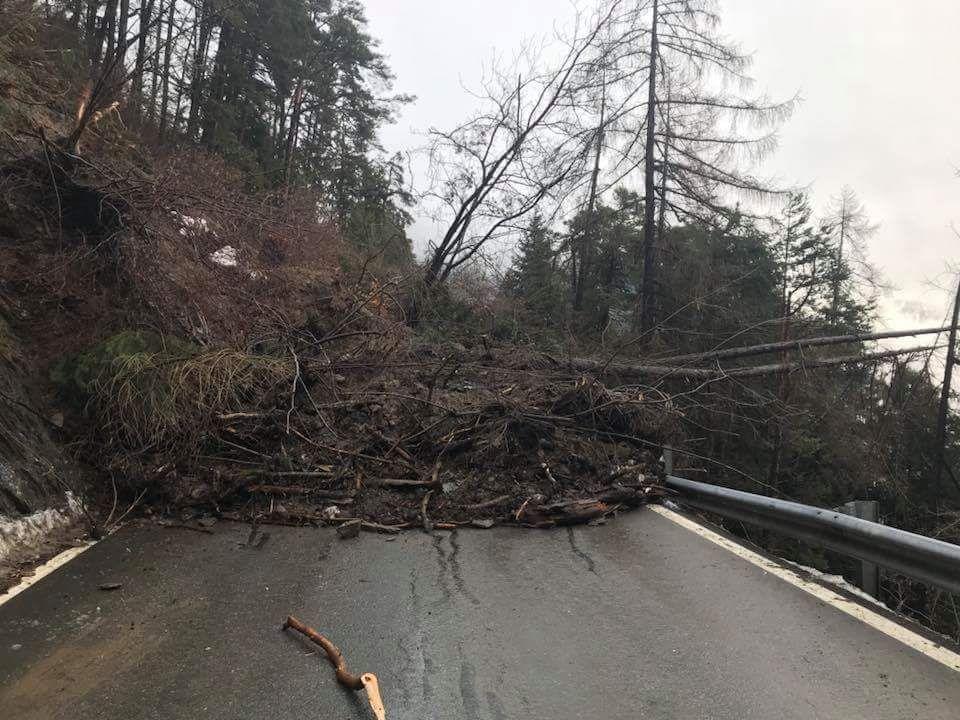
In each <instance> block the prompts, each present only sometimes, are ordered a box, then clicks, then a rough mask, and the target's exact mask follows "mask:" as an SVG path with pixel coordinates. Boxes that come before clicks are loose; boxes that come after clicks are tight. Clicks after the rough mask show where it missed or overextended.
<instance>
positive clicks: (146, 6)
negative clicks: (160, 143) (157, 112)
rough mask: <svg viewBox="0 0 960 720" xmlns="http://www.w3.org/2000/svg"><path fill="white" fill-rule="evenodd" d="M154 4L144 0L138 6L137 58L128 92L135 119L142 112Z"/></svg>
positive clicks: (153, 0) (151, 0) (149, 0)
mask: <svg viewBox="0 0 960 720" xmlns="http://www.w3.org/2000/svg"><path fill="white" fill-rule="evenodd" d="M154 2H155V0H146V2H144V3H143V4H142V5H141V6H140V18H139V20H138V22H139V27H138V32H139V37H138V38H137V56H136V60H135V61H134V65H133V87H132V88H131V91H130V94H131V96H132V98H133V102H134V113H135V115H136V117H140V115H141V114H142V112H143V70H144V67H145V65H146V62H147V38H148V37H149V35H150V19H151V18H152V17H153V5H154Z"/></svg>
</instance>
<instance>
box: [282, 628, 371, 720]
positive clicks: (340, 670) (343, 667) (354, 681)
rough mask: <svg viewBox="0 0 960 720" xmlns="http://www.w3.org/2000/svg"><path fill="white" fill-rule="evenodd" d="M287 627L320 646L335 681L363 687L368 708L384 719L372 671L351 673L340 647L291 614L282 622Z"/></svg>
mask: <svg viewBox="0 0 960 720" xmlns="http://www.w3.org/2000/svg"><path fill="white" fill-rule="evenodd" d="M287 628H292V629H294V630H296V631H297V632H299V633H302V634H303V635H304V636H305V637H307V638H308V639H309V640H310V641H311V642H314V643H316V644H317V645H319V646H320V647H322V648H323V651H324V652H325V653H326V654H327V659H328V660H329V661H330V664H331V665H333V667H334V670H335V671H336V676H337V682H338V683H340V684H341V685H343V686H344V687H346V688H349V689H350V690H364V689H365V690H366V691H367V700H368V701H369V702H370V709H371V710H373V714H374V716H375V717H376V718H377V720H386V717H387V713H386V710H385V709H384V707H383V700H382V699H381V697H380V685H379V683H378V682H377V676H376V675H374V674H373V673H363V674H362V675H354V674H353V673H351V672H350V671H349V670H347V663H346V661H345V660H344V659H343V653H341V652H340V648H338V647H337V646H336V645H334V644H333V643H332V642H330V640H328V639H327V638H326V637H324V636H323V635H321V634H320V633H318V632H317V631H316V630H314V629H313V628H312V627H310V626H309V625H305V624H304V623H302V622H300V621H299V620H298V619H297V618H295V617H294V616H293V615H289V616H287V619H286V620H285V621H284V623H283V630H286V629H287Z"/></svg>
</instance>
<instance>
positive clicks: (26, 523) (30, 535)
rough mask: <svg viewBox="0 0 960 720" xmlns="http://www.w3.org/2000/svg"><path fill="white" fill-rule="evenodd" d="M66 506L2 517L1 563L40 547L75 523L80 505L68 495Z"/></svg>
mask: <svg viewBox="0 0 960 720" xmlns="http://www.w3.org/2000/svg"><path fill="white" fill-rule="evenodd" d="M65 500H66V506H65V507H63V508H60V509H58V508H47V509H46V510H39V511H38V512H35V513H33V514H31V515H25V516H24V517H19V518H10V517H6V516H4V515H0V562H2V561H4V560H6V559H7V558H8V557H10V556H11V555H12V554H13V553H14V552H22V551H23V550H24V549H26V548H30V547H33V546H36V545H39V544H40V543H42V542H43V540H44V538H46V537H47V536H48V535H49V534H50V533H52V532H53V531H55V530H58V529H60V528H63V527H66V526H68V525H70V524H71V523H73V522H74V521H75V520H76V519H77V517H78V516H79V515H80V503H79V502H78V501H77V499H76V497H74V495H73V493H71V492H67V493H66V497H65Z"/></svg>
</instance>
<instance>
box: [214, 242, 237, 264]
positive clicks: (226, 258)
mask: <svg viewBox="0 0 960 720" xmlns="http://www.w3.org/2000/svg"><path fill="white" fill-rule="evenodd" d="M210 259H211V260H212V261H213V262H215V263H216V264H217V265H222V266H223V267H236V266H237V249H236V248H235V247H233V245H224V246H223V247H222V248H220V249H219V250H215V251H214V252H212V253H210Z"/></svg>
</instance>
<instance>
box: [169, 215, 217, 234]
mask: <svg viewBox="0 0 960 720" xmlns="http://www.w3.org/2000/svg"><path fill="white" fill-rule="evenodd" d="M172 215H173V216H174V217H175V218H177V220H179V221H180V234H181V235H186V234H187V231H188V230H193V231H194V232H203V233H208V232H210V223H208V222H207V219H206V218H205V217H192V216H190V215H185V214H183V213H178V212H176V211H173V213H172Z"/></svg>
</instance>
